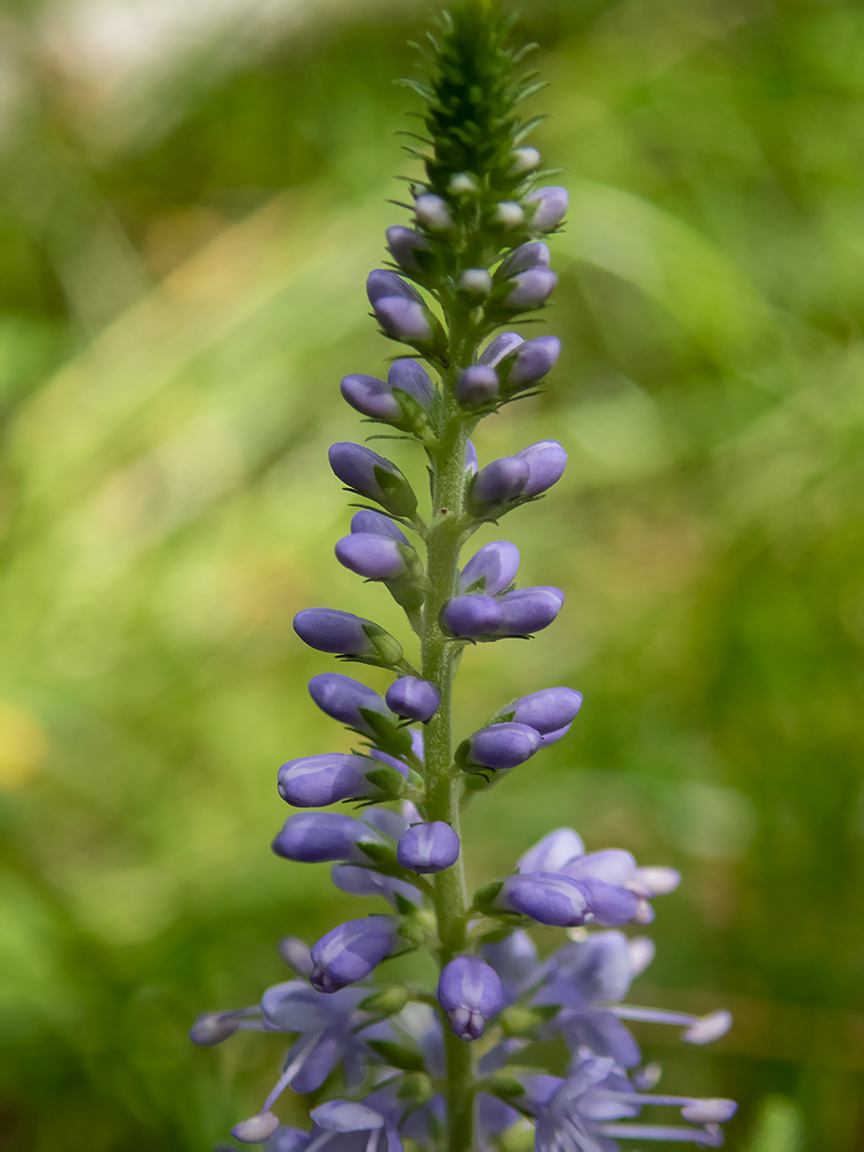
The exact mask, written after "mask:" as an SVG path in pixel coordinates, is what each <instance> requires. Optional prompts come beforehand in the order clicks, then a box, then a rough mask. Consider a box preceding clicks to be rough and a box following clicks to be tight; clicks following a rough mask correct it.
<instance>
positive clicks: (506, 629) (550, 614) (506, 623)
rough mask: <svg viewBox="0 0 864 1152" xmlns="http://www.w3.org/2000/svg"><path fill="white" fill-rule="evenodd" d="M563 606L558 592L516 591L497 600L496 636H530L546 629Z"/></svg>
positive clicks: (538, 590) (547, 589) (548, 590)
mask: <svg viewBox="0 0 864 1152" xmlns="http://www.w3.org/2000/svg"><path fill="white" fill-rule="evenodd" d="M563 603H564V593H563V592H562V591H561V589H560V588H552V587H549V586H546V587H539V588H517V589H516V590H515V591H513V592H507V593H505V595H503V596H502V597H500V599H499V600H498V604H499V606H500V608H501V623H500V624H499V625H498V628H497V630H496V631H497V633H498V635H499V636H529V635H530V634H531V633H532V632H539V631H540V630H541V629H542V628H548V627H549V625H550V624H551V623H552V621H553V620H554V619H555V617H556V616H557V615H558V613H559V612H560V611H561V607H562V605H563Z"/></svg>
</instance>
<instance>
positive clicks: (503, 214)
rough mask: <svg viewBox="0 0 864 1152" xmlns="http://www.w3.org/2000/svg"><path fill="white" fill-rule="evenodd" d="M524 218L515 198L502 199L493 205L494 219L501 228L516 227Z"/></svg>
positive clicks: (520, 206)
mask: <svg viewBox="0 0 864 1152" xmlns="http://www.w3.org/2000/svg"><path fill="white" fill-rule="evenodd" d="M524 220H525V212H524V210H523V208H522V205H521V204H517V203H516V201H515V200H502V201H501V203H500V204H496V205H495V221H496V223H498V224H500V225H501V226H502V228H508V229H509V228H518V227H519V225H520V224H522V223H523V221H524Z"/></svg>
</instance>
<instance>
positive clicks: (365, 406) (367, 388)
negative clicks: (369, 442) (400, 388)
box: [340, 374, 403, 423]
mask: <svg viewBox="0 0 864 1152" xmlns="http://www.w3.org/2000/svg"><path fill="white" fill-rule="evenodd" d="M340 389H341V392H342V395H343V397H344V398H345V399H346V400H347V401H348V403H349V404H350V405H351V407H352V408H356V409H357V411H358V412H360V413H361V415H363V416H369V417H370V418H371V419H373V420H385V421H388V422H390V423H392V422H394V421H397V420H401V419H402V417H403V412H402V408H401V406H400V404H399V401H398V400H397V399H396V397H395V396H394V395H393V389H392V388H391V387H390V386H389V385H388V384H386V383H385V382H384V381H383V380H379V379H378V378H377V376H364V375H362V374H354V375H351V376H343V377H342V383H341V385H340Z"/></svg>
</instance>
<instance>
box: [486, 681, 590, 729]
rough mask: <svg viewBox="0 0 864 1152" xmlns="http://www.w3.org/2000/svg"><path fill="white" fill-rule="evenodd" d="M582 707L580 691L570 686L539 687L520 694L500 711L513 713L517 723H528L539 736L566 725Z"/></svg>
mask: <svg viewBox="0 0 864 1152" xmlns="http://www.w3.org/2000/svg"><path fill="white" fill-rule="evenodd" d="M581 707H582V693H581V692H576V691H574V689H572V688H541V690H540V691H539V692H532V693H530V695H528V696H520V697H519V699H518V700H514V701H513V703H512V704H508V706H507V707H506V708H504V709H503V710H502V711H503V712H505V713H510V712H512V713H513V716H512V719H513V720H515V721H516V723H517V724H530V726H531V727H532V728H534V729H536V730H537V731H538V732H539V733H540V735H541V736H546V735H549V734H550V733H554V732H557V731H558V730H559V729H563V728H565V727H567V726H568V725H569V724H571V723H572V722H573V720H574V719H575V718H576V715H577V713H578V712H579V709H580V708H581Z"/></svg>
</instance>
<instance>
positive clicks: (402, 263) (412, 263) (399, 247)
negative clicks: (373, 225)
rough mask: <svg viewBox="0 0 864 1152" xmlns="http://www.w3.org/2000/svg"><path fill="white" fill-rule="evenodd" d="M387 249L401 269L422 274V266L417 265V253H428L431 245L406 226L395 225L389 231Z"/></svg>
mask: <svg viewBox="0 0 864 1152" xmlns="http://www.w3.org/2000/svg"><path fill="white" fill-rule="evenodd" d="M387 247H388V248H389V250H390V255H391V256H392V257H393V259H394V260H395V261H396V263H397V264H398V265H399V267H400V268H403V269H404V270H405V271H406V272H413V273H418V272H422V268H421V266H420V265H419V264H418V263H417V253H418V252H428V251H429V245H428V244H427V243H426V241H425V240H424V238H423V237H422V236H421V235H420V233H419V232H415V230H414V229H413V228H407V227H405V225H404V224H394V225H393V226H392V227H391V228H388V229H387Z"/></svg>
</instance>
